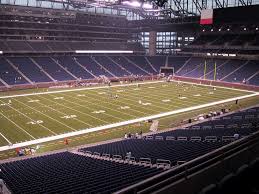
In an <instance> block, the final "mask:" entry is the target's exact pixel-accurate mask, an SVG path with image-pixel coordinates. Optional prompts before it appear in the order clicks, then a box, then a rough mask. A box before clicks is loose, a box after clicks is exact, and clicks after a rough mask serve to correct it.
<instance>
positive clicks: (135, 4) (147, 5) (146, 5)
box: [122, 1, 153, 9]
mask: <svg viewBox="0 0 259 194" xmlns="http://www.w3.org/2000/svg"><path fill="white" fill-rule="evenodd" d="M122 4H123V5H129V6H132V7H142V8H144V9H152V8H153V6H152V4H150V3H143V4H142V3H141V2H139V1H123V2H122Z"/></svg>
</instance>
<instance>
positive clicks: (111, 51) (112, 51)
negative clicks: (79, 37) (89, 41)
mask: <svg viewBox="0 0 259 194" xmlns="http://www.w3.org/2000/svg"><path fill="white" fill-rule="evenodd" d="M75 53H85V54H87V53H88V54H93V53H116V54H118V53H128V54H129V53H133V51H125V50H76V51H75Z"/></svg>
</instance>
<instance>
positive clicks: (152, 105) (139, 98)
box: [102, 90, 171, 111]
mask: <svg viewBox="0 0 259 194" xmlns="http://www.w3.org/2000/svg"><path fill="white" fill-rule="evenodd" d="M102 91H104V90H102ZM130 97H133V98H134V99H136V100H133V99H131V98H126V97H125V96H121V98H122V99H127V100H129V101H132V102H134V103H138V101H139V100H142V101H144V100H143V99H142V98H141V97H134V96H130ZM145 98H146V96H145ZM145 102H148V103H151V104H150V106H149V107H156V108H158V110H161V109H164V110H167V111H169V110H171V109H169V108H165V107H161V106H158V105H155V103H156V102H154V101H152V102H151V101H150V100H145ZM156 104H162V103H156ZM163 105H164V104H163ZM141 107H142V106H141ZM149 110H150V109H149Z"/></svg>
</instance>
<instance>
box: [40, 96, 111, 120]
mask: <svg viewBox="0 0 259 194" xmlns="http://www.w3.org/2000/svg"><path fill="white" fill-rule="evenodd" d="M50 96H52V95H50ZM41 98H44V97H42V96H41ZM44 99H46V100H49V101H51V102H52V103H56V104H59V105H60V106H63V107H65V108H67V109H70V110H73V111H75V112H78V113H80V114H84V115H87V116H89V117H91V118H93V119H95V120H99V121H101V122H104V123H106V124H107V123H108V122H107V121H104V120H102V119H99V118H97V117H94V116H92V115H90V114H87V113H85V112H82V111H79V110H76V109H74V108H71V107H68V106H66V105H64V104H61V103H58V102H56V101H53V100H50V99H47V98H44ZM63 100H64V99H63ZM77 106H78V107H81V106H82V105H77ZM85 108H86V107H85Z"/></svg>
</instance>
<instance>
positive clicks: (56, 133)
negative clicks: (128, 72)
mask: <svg viewBox="0 0 259 194" xmlns="http://www.w3.org/2000/svg"><path fill="white" fill-rule="evenodd" d="M14 100H15V101H17V102H19V103H21V104H23V105H24V106H26V107H28V108H30V109H32V110H34V111H36V112H38V113H40V114H42V115H44V116H46V117H48V118H50V119H51V120H54V121H56V122H57V123H60V124H61V125H64V126H66V127H68V128H69V129H71V130H72V131H76V130H75V129H74V128H72V127H70V126H68V125H66V124H64V123H62V122H60V121H58V120H56V119H54V118H52V117H50V116H48V115H46V114H44V113H43V112H40V111H39V110H36V109H35V108H32V107H30V106H28V105H27V104H25V103H23V102H21V101H19V100H17V99H14ZM25 116H26V115H25ZM32 121H33V119H32ZM39 125H40V126H42V127H44V128H45V129H47V130H48V131H50V132H51V133H53V134H55V135H57V133H55V132H54V131H52V130H51V129H49V128H48V127H45V126H43V125H42V124H39Z"/></svg>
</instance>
